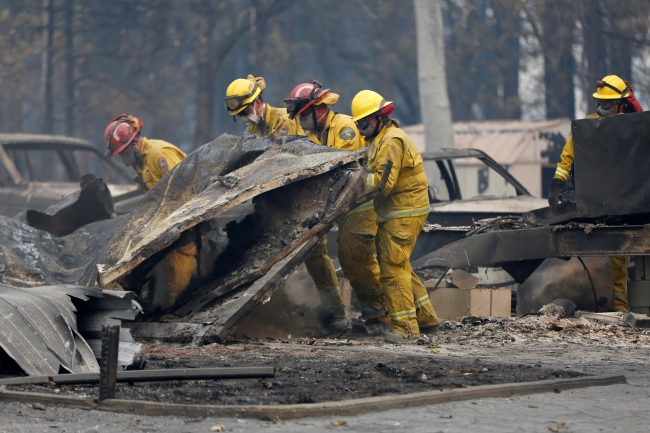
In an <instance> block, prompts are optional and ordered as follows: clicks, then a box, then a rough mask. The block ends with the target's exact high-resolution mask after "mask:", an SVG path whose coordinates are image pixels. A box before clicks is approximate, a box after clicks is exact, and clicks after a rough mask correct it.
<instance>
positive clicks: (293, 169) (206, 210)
mask: <svg viewBox="0 0 650 433" xmlns="http://www.w3.org/2000/svg"><path fill="white" fill-rule="evenodd" d="M265 140H268V139H252V138H250V136H249V137H244V138H238V137H233V136H229V135H224V136H221V137H220V138H218V139H216V140H215V141H214V142H212V143H209V144H206V145H204V146H203V147H201V148H199V149H198V150H196V151H195V152H193V153H192V154H190V155H189V156H188V157H187V158H186V159H185V160H183V161H182V162H181V163H179V164H178V165H177V166H176V167H174V169H173V170H171V171H170V172H169V173H168V174H166V175H165V176H164V177H163V179H161V180H160V182H158V184H156V185H155V186H154V187H153V188H152V189H151V191H149V193H148V194H147V195H146V196H145V197H144V198H143V200H142V201H141V202H140V203H139V204H138V206H137V207H136V209H135V210H134V211H133V212H132V213H131V214H130V215H129V218H128V220H127V221H126V222H125V223H124V225H123V226H122V227H121V228H120V230H119V231H118V232H117V233H116V234H115V236H114V237H113V238H112V239H111V240H110V241H109V242H108V244H107V245H106V248H105V249H104V253H103V254H102V256H101V257H100V258H99V260H98V264H101V265H106V268H105V269H103V270H102V271H101V272H100V274H99V279H100V284H102V285H104V286H105V285H107V284H109V283H111V282H113V281H116V280H118V279H119V278H121V277H123V276H125V275H126V274H128V273H129V272H130V271H132V270H133V269H134V268H135V267H137V266H138V265H139V264H140V263H142V262H144V261H145V260H147V259H148V258H150V257H152V256H153V255H154V254H155V253H157V252H159V251H161V250H163V249H164V248H166V247H169V246H170V245H171V244H172V243H173V242H174V241H176V240H178V239H179V238H180V236H181V234H182V233H183V232H184V231H186V230H188V229H190V228H192V227H194V226H196V225H198V224H199V223H202V222H204V221H208V220H210V219H213V218H215V217H217V216H219V215H220V214H222V213H224V212H226V211H227V210H229V209H232V208H234V207H235V206H237V205H238V204H241V203H244V202H246V201H248V200H250V199H252V198H254V197H256V196H258V195H260V194H262V193H265V192H267V191H270V190H273V189H275V188H279V187H281V186H283V185H288V184H290V183H294V182H297V181H299V180H302V179H306V178H310V177H313V176H316V175H318V174H322V173H326V172H328V171H330V170H332V169H334V168H336V167H340V166H342V165H344V164H347V163H350V162H353V161H355V160H357V159H359V158H360V157H361V152H348V151H343V150H336V149H332V148H329V147H326V146H318V145H315V144H313V143H311V142H309V140H307V139H306V138H303V139H300V140H296V141H293V142H290V143H286V144H283V145H278V144H273V145H272V146H270V147H269V148H268V149H267V150H266V151H265V152H264V153H263V154H262V155H261V156H260V157H258V158H257V159H256V160H255V161H254V162H253V163H251V164H249V165H246V166H244V167H242V168H240V169H238V170H235V171H233V172H230V173H224V172H222V171H221V170H222V169H223V168H224V167H227V166H230V165H231V164H232V162H228V164H226V163H225V161H228V158H229V157H230V155H231V154H233V153H234V152H236V150H237V149H238V147H240V146H250V147H254V148H261V149H264V148H266V146H268V141H265ZM260 142H261V143H266V146H264V147H262V146H261V144H260ZM226 175H227V176H226ZM218 176H222V178H221V179H219V177H218ZM223 177H227V178H229V179H230V180H228V181H226V179H224V178H223ZM88 271H89V272H88V273H87V275H86V277H85V279H84V280H83V281H82V282H83V283H85V284H90V285H92V284H95V283H96V278H95V270H94V269H93V267H91V268H90V269H89V270H88Z"/></svg>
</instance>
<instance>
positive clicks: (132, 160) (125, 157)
mask: <svg viewBox="0 0 650 433" xmlns="http://www.w3.org/2000/svg"><path fill="white" fill-rule="evenodd" d="M135 152H136V150H135V149H133V150H132V151H131V152H129V153H124V152H122V153H120V157H121V158H122V162H123V163H124V164H126V165H135V164H136V163H137V162H138V158H137V156H136V154H135Z"/></svg>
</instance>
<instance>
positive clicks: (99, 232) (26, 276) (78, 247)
mask: <svg viewBox="0 0 650 433" xmlns="http://www.w3.org/2000/svg"><path fill="white" fill-rule="evenodd" d="M124 218H125V217H118V218H114V219H109V220H102V221H98V222H95V223H91V224H88V225H85V226H83V227H81V228H80V229H78V230H76V231H75V232H73V233H72V234H70V235H68V236H64V237H55V236H53V235H51V234H49V233H47V232H45V231H42V230H38V229H35V228H33V227H30V226H29V225H27V224H25V223H21V222H19V221H17V220H15V219H12V218H7V217H4V216H0V283H4V284H9V285H12V286H18V287H35V286H42V285H48V284H59V283H66V284H73V283H76V282H77V281H78V280H79V279H80V278H81V277H82V276H83V275H84V272H85V269H86V267H87V266H88V265H89V264H90V263H93V266H94V262H95V257H96V256H97V254H98V253H99V251H101V249H102V248H103V247H104V246H105V245H106V243H107V242H108V239H109V238H110V237H111V236H112V235H113V233H114V232H115V231H116V230H117V228H118V227H119V226H120V225H121V224H122V222H123V221H124Z"/></svg>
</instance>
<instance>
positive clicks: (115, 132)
mask: <svg viewBox="0 0 650 433" xmlns="http://www.w3.org/2000/svg"><path fill="white" fill-rule="evenodd" d="M142 125H143V123H142V119H139V118H137V117H133V116H130V115H129V116H127V115H126V114H120V115H119V116H117V117H116V118H115V119H113V120H112V121H111V123H109V124H108V126H107V127H106V129H105V130H104V142H105V143H106V156H115V155H117V154H119V153H120V152H122V151H123V150H124V149H126V147H127V146H128V145H129V144H131V143H133V140H135V138H136V137H137V136H138V134H140V130H141V129H142Z"/></svg>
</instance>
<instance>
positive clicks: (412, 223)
mask: <svg viewBox="0 0 650 433" xmlns="http://www.w3.org/2000/svg"><path fill="white" fill-rule="evenodd" d="M425 220H426V215H421V216H417V217H412V218H397V219H392V220H388V221H385V222H382V223H380V224H379V228H378V231H377V256H378V259H379V269H380V282H381V285H382V287H383V288H384V299H385V302H386V308H387V310H388V313H389V315H390V317H391V324H392V326H393V330H394V331H395V332H397V333H399V334H401V335H403V336H405V337H418V336H419V335H420V329H419V328H420V327H425V326H433V325H436V324H438V323H440V319H438V317H437V316H436V313H435V310H434V309H433V306H432V305H431V302H430V301H429V296H428V293H427V290H426V289H425V287H424V285H423V284H422V282H421V281H420V278H419V277H418V276H417V275H416V274H415V272H413V269H412V268H411V263H410V257H411V252H412V251H413V248H414V247H415V241H416V240H417V237H418V235H419V234H420V232H421V231H422V227H423V226H424V222H425Z"/></svg>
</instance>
